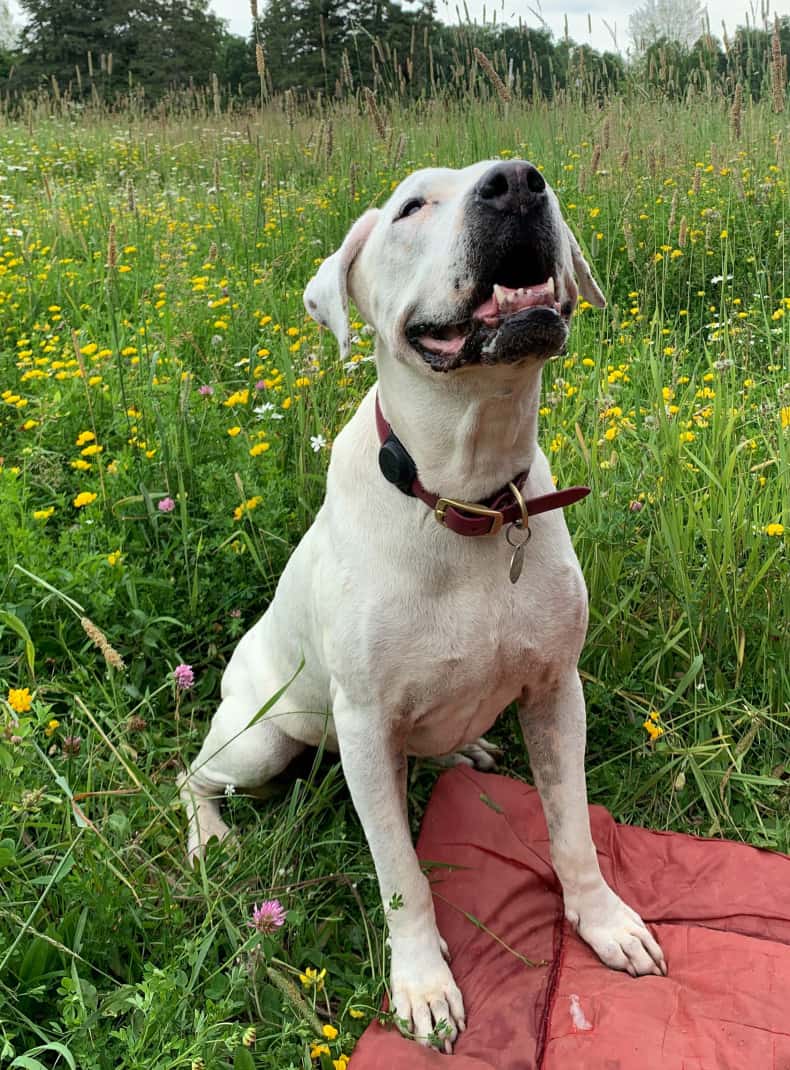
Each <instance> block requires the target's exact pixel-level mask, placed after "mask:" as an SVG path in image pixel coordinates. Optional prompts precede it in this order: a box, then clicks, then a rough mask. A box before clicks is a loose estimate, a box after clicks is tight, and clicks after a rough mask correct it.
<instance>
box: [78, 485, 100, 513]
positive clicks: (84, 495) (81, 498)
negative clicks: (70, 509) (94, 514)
mask: <svg viewBox="0 0 790 1070" xmlns="http://www.w3.org/2000/svg"><path fill="white" fill-rule="evenodd" d="M96 498H97V495H96V494H94V493H93V491H92V490H83V491H81V492H80V493H79V494H78V495H77V497H76V498H75V499H74V507H75V509H82V507H83V506H84V505H92V504H93V502H95V501H96Z"/></svg>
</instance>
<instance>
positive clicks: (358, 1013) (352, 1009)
mask: <svg viewBox="0 0 790 1070" xmlns="http://www.w3.org/2000/svg"><path fill="white" fill-rule="evenodd" d="M348 1013H349V1014H350V1015H351V1017H352V1018H364V1017H365V1012H364V1011H359V1010H357V1008H356V1007H349V1008H348Z"/></svg>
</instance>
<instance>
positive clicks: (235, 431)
mask: <svg viewBox="0 0 790 1070" xmlns="http://www.w3.org/2000/svg"><path fill="white" fill-rule="evenodd" d="M228 434H229V435H230V437H231V438H235V437H236V435H238V434H241V428H240V427H229V428H228Z"/></svg>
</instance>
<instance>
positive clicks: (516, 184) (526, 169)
mask: <svg viewBox="0 0 790 1070" xmlns="http://www.w3.org/2000/svg"><path fill="white" fill-rule="evenodd" d="M475 195H476V199H477V201H478V202H479V203H481V204H483V205H485V206H486V207H488V208H492V209H493V210H494V211H496V212H516V213H519V212H526V211H528V210H529V209H534V208H537V207H538V206H539V205H540V204H542V203H543V201H545V199H546V180H545V179H544V177H543V175H542V174H541V173H540V171H539V170H538V169H537V167H533V166H532V164H531V163H527V162H526V161H525V160H505V161H503V162H502V163H498V164H495V165H494V166H493V167H491V168H489V170H488V171H486V173H485V174H484V175H483V177H482V178H481V179H480V180H479V181H478V183H477V185H476V186H475Z"/></svg>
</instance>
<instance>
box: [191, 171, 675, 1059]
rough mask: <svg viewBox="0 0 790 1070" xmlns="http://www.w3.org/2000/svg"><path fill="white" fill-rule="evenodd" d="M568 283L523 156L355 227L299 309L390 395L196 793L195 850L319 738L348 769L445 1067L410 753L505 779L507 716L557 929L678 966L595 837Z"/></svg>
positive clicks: (338, 488) (281, 591)
mask: <svg viewBox="0 0 790 1070" xmlns="http://www.w3.org/2000/svg"><path fill="white" fill-rule="evenodd" d="M577 285H578V289H577ZM579 289H580V290H581V293H582V295H583V296H584V297H585V298H586V299H587V300H588V301H590V302H591V303H592V304H595V305H599V306H602V305H604V304H605V301H604V298H603V296H602V294H601V292H600V290H599V289H598V286H597V285H596V283H595V281H594V279H593V278H592V275H591V273H590V269H589V267H588V265H587V263H586V261H585V260H584V258H583V257H582V255H581V252H580V250H579V246H578V245H577V243H576V240H575V239H574V237H573V235H572V234H571V232H570V230H569V229H568V227H567V226H566V225H565V223H564V222H563V219H562V216H561V214H560V209H559V205H558V202H557V198H556V196H555V195H554V193H553V191H552V190H551V189H550V188H549V187H548V186H547V185H546V182H545V180H544V179H543V177H542V175H541V174H540V172H539V171H538V170H537V169H536V168H534V167H533V166H532V165H531V164H528V163H526V162H524V161H520V160H511V161H508V162H497V161H488V162H484V163H479V164H476V165H474V166H472V167H466V168H464V169H462V170H458V171H454V170H447V169H430V170H425V171H418V172H416V173H415V174H412V175H410V176H409V177H408V178H407V179H406V180H405V181H404V182H402V183H401V185H400V186H399V187H398V188H397V189H396V191H395V192H394V193H393V195H392V196H391V198H390V200H389V201H388V202H387V204H386V205H385V206H384V207H383V208H381V209H373V210H371V211H368V212H366V213H365V214H364V215H363V216H362V217H361V218H360V219H359V220H357V222H356V223H355V224H354V226H353V227H352V228H351V230H350V232H349V234H348V236H347V237H346V239H345V241H344V242H343V244H342V246H341V247H340V249H339V250H338V251H337V252H336V253H334V255H332V256H330V257H329V258H328V259H327V260H325V261H324V263H323V264H322V265H321V267H320V268H319V270H318V273H317V274H316V276H315V278H313V279H312V281H311V282H310V284H309V285H308V287H307V290H306V292H305V304H306V307H307V309H308V311H309V312H310V314H311V315H312V316H313V317H314V318H316V319H317V320H318V321H319V322H320V323H322V324H324V325H325V326H328V327H330V328H331V330H332V331H333V332H334V334H335V335H336V336H337V339H338V342H339V345H340V349H341V352H342V353H343V355H344V356H345V355H347V353H348V350H349V347H350V334H349V322H348V296H349V294H350V295H351V296H352V297H353V299H354V302H355V303H356V306H357V308H358V309H359V311H360V314H361V315H362V316H363V317H364V318H365V319H366V320H367V322H368V323H371V324H372V325H373V326H374V327H375V330H376V361H377V366H378V376H379V379H378V384H377V386H375V387H374V388H373V389H372V390H371V391H370V393H369V394H368V395H367V397H366V398H365V399H364V401H363V402H362V404H361V405H360V407H359V409H358V410H357V412H356V413H355V415H354V417H353V418H352V420H351V421H350V422H349V424H348V425H347V426H346V427H345V428H344V429H343V431H342V432H341V433H340V434H339V435H338V437H337V440H336V442H335V445H334V448H333V451H332V460H331V464H330V466H329V475H328V479H327V492H326V500H325V501H324V504H323V506H322V508H321V510H320V511H319V513H318V515H317V517H316V519H315V523H314V524H313V526H312V527H311V528H310V530H309V531H308V532H307V534H306V535H305V537H304V538H303V539H302V541H301V543H300V544H299V546H298V547H297V548H296V550H295V551H294V553H293V556H292V557H291V559H290V561H289V562H288V565H287V567H286V569H285V571H284V573H283V575H282V578H281V580H280V583H279V586H278V588H277V592H276V594H275V597H274V600H273V602H272V604H271V605H270V607H269V609H268V610H267V612H266V613H265V614H264V616H263V617H262V618H261V619H260V620H259V621H258V622H257V624H256V625H255V626H254V627H253V628H252V629H251V630H250V631H249V632H248V633H247V634H246V635H245V636H244V638H243V639H242V640H241V642H240V643H239V645H238V647H237V648H236V650H235V652H234V654H233V657H232V658H231V660H230V663H229V665H228V667H227V669H226V671H225V675H224V677H223V680H222V703H221V705H220V707H219V710H218V711H217V713H216V715H215V716H214V719H213V721H212V724H211V729H210V731H209V734H208V737H207V738H206V741H205V743H204V744H203V748H202V750H201V752H200V755H199V756H198V758H197V759H196V761H195V762H194V763H193V765H192V767H191V771H190V772H189V773H188V774H186V775H185V776H184V777H183V778H182V781H181V795H182V798H183V800H184V803H185V805H186V808H187V812H188V816H189V851H190V853H191V854H193V855H194V853H195V852H197V851H199V850H200V849H201V847H202V845H204V844H205V843H206V841H207V840H208V838H209V837H211V836H218V837H219V838H220V839H221V838H222V837H224V836H225V835H226V834H227V831H228V829H227V826H226V825H225V823H224V822H223V821H222V818H221V817H220V811H219V798H220V797H221V796H222V795H223V793H224V791H225V788H226V786H227V785H228V784H232V785H234V786H236V787H238V788H241V789H243V790H245V791H247V792H251V793H254V792H256V791H257V790H258V789H260V788H261V787H262V786H263V785H264V784H265V783H266V781H268V780H269V779H270V778H271V777H273V776H274V775H276V774H277V773H279V772H280V771H281V770H283V769H284V768H285V767H286V765H287V764H288V763H289V762H290V761H291V759H292V758H293V757H294V756H295V755H296V754H297V753H298V752H299V751H300V750H302V748H303V747H305V746H306V745H312V746H314V745H316V744H318V743H319V742H320V741H321V739H322V738H326V739H327V741H328V746H329V747H333V748H336V749H337V750H338V751H339V752H340V758H341V761H342V765H343V770H344V773H345V776H346V780H347V782H348V786H349V790H350V792H351V797H352V799H353V801H354V805H355V807H356V810H357V813H358V815H359V819H360V821H361V822H362V826H363V828H364V830H365V834H366V836H367V840H368V843H369V845H370V850H371V854H372V855H373V861H374V863H375V866H376V873H377V875H378V880H379V886H380V890H381V896H382V900H383V903H384V908H385V911H386V916H387V922H388V925H389V933H390V938H391V946H392V975H391V986H392V1006H393V1009H394V1011H395V1012H396V1014H397V1015H398V1016H399V1017H400V1018H402V1019H405V1021H406V1023H407V1024H408V1028H409V1031H411V1032H412V1033H413V1034H414V1035H415V1036H417V1037H418V1038H419V1039H422V1040H423V1041H425V1040H426V1038H427V1037H428V1035H429V1034H430V1033H431V1032H432V1031H433V1030H434V1029H435V1027H436V1026H437V1024H438V1023H440V1022H441V1021H442V1020H444V1021H445V1022H446V1023H447V1029H446V1031H445V1040H444V1047H445V1050H447V1051H450V1050H451V1047H452V1043H453V1042H454V1041H455V1039H456V1037H457V1035H458V1032H459V1031H461V1030H463V1029H464V1027H465V1021H464V1006H463V1000H462V997H461V993H460V991H459V990H458V987H457V986H456V984H455V981H454V979H453V975H452V973H451V971H450V967H449V966H448V964H447V961H446V959H447V948H446V945H445V943H444V941H443V940H442V938H441V936H440V935H439V932H438V930H437V927H436V921H435V917H434V908H433V902H432V899H431V890H430V887H429V885H428V881H427V880H426V878H425V876H424V875H423V873H422V871H421V869H420V865H419V862H418V860H417V857H416V854H415V852H414V848H413V846H412V842H411V836H410V834H409V824H408V820H407V811H406V772H407V756H408V755H410V754H411V755H453V754H458V753H459V752H460V753H461V755H463V754H464V753H465V754H466V757H467V759H472V760H475V761H479V763H480V764H481V765H482V766H485V765H486V764H490V758H489V756H488V752H489V750H490V748H489V747H488V745H487V744H486V743H485V741H484V740H481V739H480V737H481V736H482V734H483V733H484V732H485V731H486V730H487V729H489V728H490V727H491V725H492V724H493V723H494V721H495V720H496V719H497V717H498V715H499V713H500V712H501V711H502V710H503V709H504V708H505V707H506V706H507V705H508V704H509V703H511V702H513V701H514V700H516V701H517V703H518V709H519V719H520V722H521V726H522V730H523V733H524V736H525V739H526V741H527V744H528V747H529V753H530V760H531V765H532V770H533V773H534V777H535V781H536V783H537V787H538V790H539V792H540V797H541V800H542V803H543V808H544V811H545V814H546V820H547V823H548V827H549V832H550V836H551V847H552V859H553V863H554V866H555V868H556V871H557V875H558V877H559V879H560V881H561V883H562V888H563V893H564V900H565V912H566V915H567V917H568V918H569V919H570V921H571V922H572V923H573V924H574V925H575V926H576V928H577V930H578V932H579V934H580V936H581V937H582V938H583V939H584V940H586V941H587V942H588V943H589V944H590V946H591V947H592V948H593V949H594V950H595V952H596V953H597V954H598V955H599V956H600V958H601V959H602V960H603V962H605V963H606V964H607V965H609V966H611V967H613V968H615V969H621V970H627V971H628V972H629V973H630V974H632V975H633V976H637V975H639V974H651V973H652V974H663V973H666V964H665V962H664V957H663V955H662V952H661V949H660V947H659V946H658V944H657V943H656V941H655V939H654V938H653V936H652V935H651V933H650V932H649V931H648V929H647V927H646V926H645V925H644V923H643V922H642V921H641V919H640V918H639V917H638V915H637V914H635V913H634V911H633V910H631V908H630V907H628V906H627V905H626V904H625V903H624V902H623V901H622V900H621V899H620V898H619V897H618V896H617V895H615V893H614V892H613V891H612V890H611V889H610V888H609V886H608V885H607V884H606V883H605V882H604V880H603V877H602V876H601V872H600V869H599V866H598V861H597V857H596V853H595V848H594V846H593V842H592V839H591V836H590V826H589V820H588V812H587V796H586V788H585V776H584V748H585V708H584V698H583V695H582V688H581V684H580V681H579V677H578V674H577V671H576V663H577V659H578V656H579V652H580V650H581V647H582V643H583V641H584V636H585V630H586V626H587V595H586V589H585V585H584V580H583V578H582V575H581V572H580V569H579V565H578V562H577V560H576V556H575V554H574V552H573V548H572V546H571V541H570V538H569V536H568V531H567V528H566V526H565V520H564V517H563V513H562V508H561V506H562V505H563V504H566V503H567V502H566V499H565V498H563V497H562V495H555V494H554V486H553V483H552V479H551V474H550V472H549V466H548V463H547V461H546V458H545V456H544V454H543V453H542V451H541V449H540V447H539V446H538V442H537V423H538V407H539V403H540V402H539V396H540V379H541V370H542V367H543V364H544V362H545V360H546V359H547V358H548V357H550V356H552V355H555V354H557V353H560V352H562V350H563V348H564V345H565V342H566V338H567V334H568V323H569V320H570V317H571V314H572V312H573V309H574V307H575V305H576V301H577V296H578V290H579ZM426 488H427V489H426ZM522 491H523V495H522ZM580 493H583V491H581V492H579V493H577V494H576V495H573V494H571V495H570V498H571V500H575V497H578V496H579V494H580ZM437 499H438V500H437ZM525 499H526V500H525ZM481 503H482V504H481ZM538 512H539V513H540V515H536V514H537V513H538ZM503 524H504V525H505V527H504V529H503ZM530 535H531V538H530V539H529V542H528V544H527V542H526V540H527V538H528V536H530ZM522 567H523V575H522V576H521V578H520V579H518V574H519V573H520V571H521V568H522ZM516 581H518V582H516ZM302 662H303V663H304V665H303V668H302V670H301V672H299V673H298V675H297V676H296V678H295V680H294V681H293V683H292V684H291V686H290V687H288V688H287V689H286V690H285V691H284V693H283V694H282V695H281V697H280V698H279V699H278V701H277V702H276V704H275V705H274V706H273V708H271V709H270V710H269V712H267V714H266V715H265V716H264V717H262V718H260V719H259V720H257V721H256V722H255V723H254V724H253V725H252V726H251V727H249V728H247V729H246V731H245V726H247V725H249V724H250V722H251V721H252V720H254V718H255V715H256V713H257V712H258V711H259V710H260V709H261V707H262V706H263V705H264V704H265V703H266V701H267V700H268V699H269V698H270V697H271V696H272V695H274V694H275V693H276V692H277V691H278V689H281V688H282V687H283V685H284V684H285V683H286V682H287V681H288V680H289V679H290V678H291V677H292V676H293V674H294V672H295V671H296V670H297V668H298V667H299V666H300V664H302ZM461 760H463V759H461Z"/></svg>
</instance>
